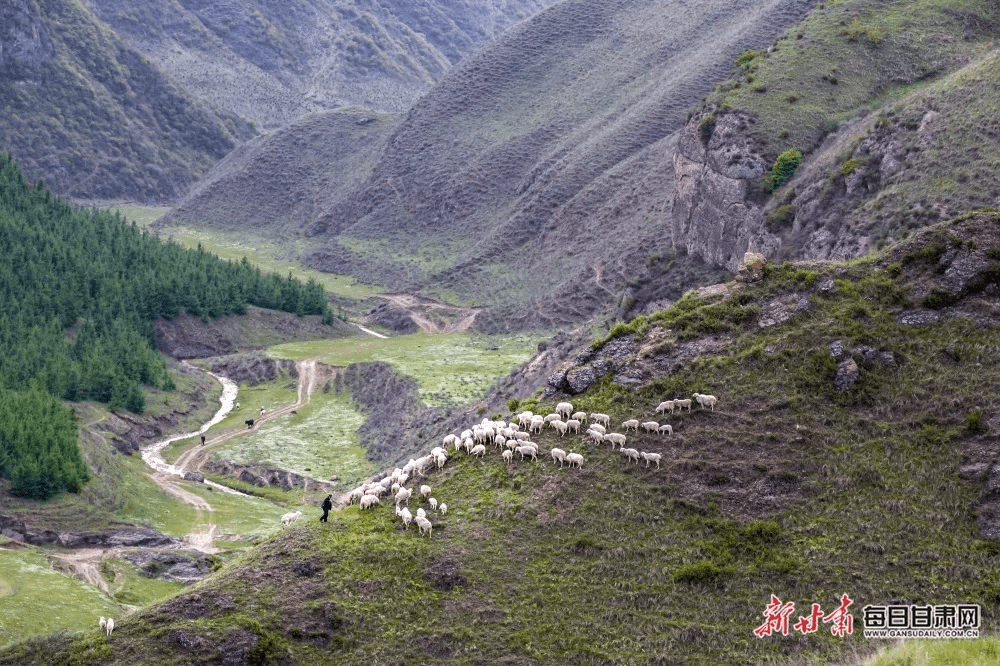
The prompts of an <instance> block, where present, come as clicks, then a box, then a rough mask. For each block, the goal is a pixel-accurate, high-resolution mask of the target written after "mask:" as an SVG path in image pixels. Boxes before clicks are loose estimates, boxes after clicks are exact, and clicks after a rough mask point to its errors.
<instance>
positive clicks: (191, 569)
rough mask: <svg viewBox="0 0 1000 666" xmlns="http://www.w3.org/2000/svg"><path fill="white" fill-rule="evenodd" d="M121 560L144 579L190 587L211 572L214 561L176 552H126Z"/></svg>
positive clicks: (209, 558) (205, 557)
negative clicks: (130, 565) (136, 570)
mask: <svg viewBox="0 0 1000 666" xmlns="http://www.w3.org/2000/svg"><path fill="white" fill-rule="evenodd" d="M121 557H122V559H123V560H126V561H127V562H129V563H131V564H132V566H134V567H136V568H137V569H139V573H140V574H142V575H143V576H145V577H146V578H157V579H162V580H168V581H171V582H174V583H184V584H187V585H190V584H191V583H195V582H197V581H199V580H201V579H202V578H204V577H205V576H207V575H208V574H210V573H211V572H212V565H213V563H214V561H215V560H214V559H213V558H211V557H210V556H207V555H191V554H187V553H180V552H178V551H150V550H134V551H126V552H124V553H122V555H121Z"/></svg>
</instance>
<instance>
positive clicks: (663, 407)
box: [656, 400, 674, 414]
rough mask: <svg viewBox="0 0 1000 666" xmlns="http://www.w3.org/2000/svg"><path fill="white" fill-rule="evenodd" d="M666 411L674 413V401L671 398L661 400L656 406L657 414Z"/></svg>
mask: <svg viewBox="0 0 1000 666" xmlns="http://www.w3.org/2000/svg"><path fill="white" fill-rule="evenodd" d="M667 412H670V413H671V414H673V413H674V401H673V400H665V401H663V402H661V403H660V404H658V405H657V406H656V413H657V414H666V413H667Z"/></svg>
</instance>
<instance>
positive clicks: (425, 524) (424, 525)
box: [414, 516, 434, 536]
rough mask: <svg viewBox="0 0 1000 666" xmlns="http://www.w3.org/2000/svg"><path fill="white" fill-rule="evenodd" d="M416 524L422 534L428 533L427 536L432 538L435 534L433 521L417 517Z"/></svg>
mask: <svg viewBox="0 0 1000 666" xmlns="http://www.w3.org/2000/svg"><path fill="white" fill-rule="evenodd" d="M414 522H415V523H416V524H417V527H419V528H420V533H421V534H423V533H424V532H427V536H431V534H432V533H433V532H434V526H433V525H431V521H429V520H427V519H426V518H424V517H423V516H417V517H416V519H415V520H414Z"/></svg>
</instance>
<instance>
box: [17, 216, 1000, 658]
mask: <svg viewBox="0 0 1000 666" xmlns="http://www.w3.org/2000/svg"><path fill="white" fill-rule="evenodd" d="M998 257H1000V216H998V214H997V213H981V214H977V215H970V216H966V217H963V218H959V219H957V220H954V221H952V222H950V223H947V224H943V225H938V226H937V227H935V228H933V229H929V230H925V231H924V232H921V233H920V234H918V235H916V236H915V238H913V239H911V240H910V241H908V242H907V243H905V244H900V245H897V246H893V247H892V248H889V249H888V250H887V251H886V252H885V253H884V254H882V255H880V256H879V257H876V258H873V259H869V260H866V261H860V262H852V263H850V264H825V263H821V262H812V263H809V264H801V265H792V264H785V265H775V264H765V265H763V266H762V267H761V268H760V274H759V276H757V279H756V280H754V277H753V276H752V275H749V274H748V275H747V276H746V277H747V281H746V282H743V283H732V284H729V285H727V288H726V289H724V290H723V289H716V290H713V291H712V293H713V294H714V295H709V294H708V293H707V292H706V293H705V294H704V295H703V296H698V295H696V294H693V293H692V294H689V295H688V296H686V297H685V298H684V299H682V300H681V301H680V302H679V303H677V304H675V305H674V306H673V307H671V308H669V309H667V310H664V311H661V312H658V313H656V314H655V315H653V316H651V317H648V318H643V319H640V320H637V321H636V322H634V324H633V325H630V326H625V325H623V326H621V327H620V328H619V329H618V330H616V331H614V334H613V336H611V337H610V338H609V339H606V340H601V341H599V343H598V344H595V345H594V346H593V348H592V349H591V350H590V353H589V356H588V357H586V358H581V359H578V360H577V361H575V362H576V363H577V364H578V365H581V364H582V365H589V366H592V367H594V368H597V367H598V362H599V361H600V362H603V364H604V367H605V368H606V371H607V375H606V377H605V378H603V379H601V380H600V381H599V382H598V383H596V384H595V385H594V386H593V387H592V388H590V389H589V390H588V391H586V392H584V393H582V394H579V395H576V396H573V397H572V401H573V406H574V407H575V408H577V409H583V410H586V411H603V412H605V413H608V414H609V415H610V416H611V417H612V426H614V427H617V424H619V423H620V422H621V421H623V420H624V419H627V418H633V417H634V418H639V419H647V418H653V417H655V418H657V420H659V421H661V422H662V421H663V420H667V421H668V422H670V423H672V424H673V426H674V434H673V435H671V436H663V435H655V434H639V433H630V434H629V435H628V443H627V445H626V446H635V447H636V448H639V449H642V450H645V451H651V452H658V453H661V455H662V460H661V467H660V468H659V469H658V468H657V467H656V466H655V465H651V466H649V467H646V466H645V465H644V464H640V465H635V464H634V463H629V462H627V461H626V460H625V458H624V457H623V456H622V454H621V453H620V452H618V451H613V450H611V449H610V448H609V447H607V446H605V445H599V446H596V445H593V444H589V443H587V442H586V441H585V438H583V437H582V436H579V435H575V434H569V435H566V436H565V437H560V436H558V435H555V434H554V433H553V432H552V430H551V429H546V431H545V432H543V433H542V434H540V435H538V436H537V437H535V439H536V441H538V442H539V443H540V445H541V452H540V455H539V457H538V460H537V461H536V462H531V461H529V460H525V461H523V462H522V461H521V460H519V459H518V458H519V456H515V460H514V461H513V462H512V463H510V464H506V463H504V462H503V461H501V459H500V456H499V454H498V452H497V451H496V450H495V449H494V448H493V447H489V449H488V451H487V453H486V457H485V458H484V459H482V460H479V459H476V458H473V457H470V456H465V455H464V454H456V455H454V456H452V459H451V460H450V461H449V462H448V464H447V465H446V466H445V467H444V469H443V470H440V471H432V472H429V473H428V475H427V479H426V481H423V480H421V481H420V482H421V483H424V482H426V483H429V484H430V485H431V486H432V487H433V495H434V497H436V498H437V499H438V500H441V501H445V502H446V503H447V504H448V506H449V509H448V512H447V514H446V515H441V514H440V513H435V512H433V511H429V515H430V518H431V521H432V523H433V525H434V530H433V535H431V536H430V538H428V537H426V536H425V537H421V536H418V535H417V534H416V533H415V530H414V529H413V528H412V526H411V528H410V529H409V530H405V531H404V529H403V526H402V524H401V522H400V521H399V520H398V519H396V518H395V517H394V516H393V513H392V506H391V502H388V501H384V502H383V505H382V506H379V507H376V508H375V509H374V510H372V511H359V510H358V509H357V508H354V507H351V508H348V509H345V510H344V511H342V512H340V513H337V514H335V515H334V516H333V517H332V518H331V522H330V523H329V524H328V525H322V524H319V523H317V522H315V520H312V521H309V523H304V521H302V522H300V524H298V525H296V526H295V527H293V528H292V529H291V530H288V531H286V532H285V533H283V534H281V535H279V536H277V537H275V538H274V539H272V540H271V541H269V542H267V543H265V544H263V545H262V546H261V547H259V548H257V549H255V550H253V551H251V552H248V553H247V554H246V556H245V557H244V558H242V559H241V560H239V561H237V562H233V563H230V564H228V565H227V566H225V567H224V568H223V569H222V570H221V571H220V572H219V573H217V574H216V575H214V576H212V577H210V578H209V579H206V580H205V581H204V582H203V583H200V584H198V585H196V586H194V587H193V588H191V589H189V590H188V591H186V592H184V593H182V594H180V595H178V596H177V597H175V598H174V599H171V600H169V601H167V602H165V603H163V604H159V605H157V606H153V607H150V608H147V609H144V610H141V611H139V612H137V613H136V614H135V615H133V616H130V617H129V618H126V619H124V620H123V621H122V622H121V623H120V626H119V628H118V629H116V632H115V634H114V636H112V637H111V638H109V639H106V638H104V637H96V636H67V635H63V636H57V637H50V638H48V639H45V640H38V641H32V642H28V643H25V644H22V645H19V646H14V647H12V648H9V649H7V650H4V651H2V652H0V664H17V665H18V666H27V665H28V664H46V665H60V664H68V663H102V664H146V663H162V662H164V661H168V662H174V661H176V662H196V663H227V664H258V663H269V662H274V663H309V664H355V663H357V664H370V663H373V662H376V663H385V662H393V663H396V662H398V663H438V664H443V663H448V664H477V663H518V664H521V663H523V664H536V663H537V664H555V663H591V662H600V663H643V664H645V663H670V664H677V665H688V664H690V665H692V666H694V665H695V664H706V663H713V664H735V663H762V662H784V661H794V660H799V661H803V662H809V663H814V662H815V663H822V662H823V661H829V660H833V659H837V658H841V659H844V658H848V657H850V656H856V655H857V654H858V653H859V652H860V653H864V652H867V651H871V650H874V649H875V648H876V647H880V646H882V645H884V641H875V640H871V641H868V640H865V639H863V638H862V637H861V635H860V634H861V630H862V628H863V627H862V612H861V609H862V608H863V607H864V606H865V605H866V604H888V603H902V604H919V605H923V604H952V603H956V600H964V601H968V602H972V603H980V604H982V605H983V613H982V620H983V624H982V630H983V631H984V632H985V633H992V632H995V631H996V629H997V626H998V625H997V619H996V618H997V617H998V616H997V611H998V610H1000V605H998V604H1000V594H998V588H997V585H996V581H997V580H998V577H1000V548H998V547H997V543H996V542H995V541H991V540H989V539H986V538H983V536H981V534H982V532H981V531H985V532H986V533H987V534H989V535H990V536H991V538H994V537H995V534H996V531H995V530H996V525H997V524H998V523H997V516H998V515H1000V512H998V508H997V497H998V495H997V489H996V487H995V486H996V478H997V464H996V450H995V439H996V437H995V434H994V433H995V431H996V428H997V427H1000V424H998V422H997V418H996V413H997V409H998V408H1000V402H998V399H997V397H996V392H995V390H993V389H994V388H995V386H996V385H997V383H998V382H1000V363H998V357H1000V347H998V345H997V342H996V331H997V326H998V325H1000V301H998V294H1000V284H998V283H1000V265H998V263H997V261H998V259H997V258H998ZM939 268H944V271H943V272H942V271H941V270H939ZM727 293H728V294H729V295H728V296H724V294H727ZM941 293H947V294H949V295H950V299H949V300H947V302H945V301H942V300H941V296H940V294H941ZM935 294H938V296H934V295H935ZM928 297H931V298H930V300H928ZM922 303H923V304H925V305H924V306H922V305H921V304H922ZM926 305H933V306H934V307H935V308H938V309H929V308H928V307H926ZM945 306H946V307H945ZM695 390H697V391H701V392H710V393H712V394H714V395H716V396H717V397H718V398H719V404H718V405H717V406H716V408H715V410H714V411H709V410H701V409H698V408H695V409H693V410H692V411H690V412H687V411H684V412H682V413H678V414H674V415H672V416H670V417H666V416H657V415H654V414H653V410H654V407H655V405H656V404H657V403H658V402H659V401H660V400H662V399H665V398H678V397H681V396H689V395H691V393H692V392H693V391H695ZM562 397H563V396H553V398H552V402H548V401H538V400H537V399H535V398H527V399H523V400H521V404H520V405H518V407H517V408H518V409H522V408H527V409H531V410H533V411H536V412H540V413H544V412H546V411H548V410H549V409H551V408H552V406H553V405H554V403H555V401H556V400H558V399H560V398H562ZM480 418H481V417H480V416H477V415H475V414H473V413H469V414H467V415H466V419H467V420H466V425H470V424H471V423H473V422H478V421H479V419H480ZM442 434H443V433H440V432H430V431H429V430H428V432H426V433H425V441H426V445H425V450H429V449H430V447H431V446H433V445H436V444H437V443H438V442H440V436H441V435H442ZM554 446H559V447H562V448H563V449H564V450H568V451H569V450H574V449H575V450H577V451H582V452H583V453H584V455H585V458H586V460H585V462H584V463H583V466H582V468H574V469H571V468H568V467H565V466H564V467H560V466H559V465H558V464H556V463H555V462H554V461H553V460H552V459H551V457H550V456H549V451H550V448H551V447H554ZM984 481H987V485H986V487H985V488H984ZM416 506H424V507H426V506H427V505H426V504H425V503H420V502H418V500H417V499H416V498H414V499H412V500H411V501H410V509H411V510H414V509H415V507H416ZM317 514H318V511H317ZM991 530H992V531H991ZM772 594H773V595H776V596H778V597H779V598H780V599H781V600H782V601H792V602H794V603H795V605H796V607H795V610H796V613H794V614H793V615H792V617H791V618H790V623H795V621H796V619H797V617H798V616H799V615H803V616H805V615H807V614H808V610H807V609H809V608H810V604H811V603H818V604H821V606H822V610H823V611H824V612H826V613H830V612H831V611H833V610H834V609H836V608H837V607H838V605H839V604H840V603H841V602H842V599H843V597H842V595H844V594H847V595H849V598H850V600H851V605H850V607H849V608H848V611H849V612H851V613H852V614H853V617H854V625H853V634H851V635H849V636H844V637H835V636H833V635H831V632H830V629H831V624H830V623H823V624H821V625H820V627H819V630H818V631H817V632H816V633H814V634H811V635H808V636H807V635H803V634H801V633H799V632H798V631H796V630H790V633H789V636H787V637H785V636H780V635H779V636H771V637H770V638H767V639H759V638H757V637H756V636H755V635H754V633H753V631H754V629H755V628H757V627H758V626H760V625H761V624H762V622H763V616H762V611H763V610H764V608H765V606H766V605H767V603H768V602H769V600H770V599H771V595H772ZM984 649H985V648H984ZM991 649H992V648H991ZM982 656H983V657H984V658H985V657H986V656H987V653H986V652H984V653H983V655H982ZM981 663H987V662H986V661H985V660H984V661H983V662H981Z"/></svg>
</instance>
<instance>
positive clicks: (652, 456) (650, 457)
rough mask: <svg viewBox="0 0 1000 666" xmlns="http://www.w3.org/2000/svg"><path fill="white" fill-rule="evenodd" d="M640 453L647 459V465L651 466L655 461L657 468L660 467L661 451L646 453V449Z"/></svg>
mask: <svg viewBox="0 0 1000 666" xmlns="http://www.w3.org/2000/svg"><path fill="white" fill-rule="evenodd" d="M640 455H641V456H642V459H643V460H645V461H646V467H649V463H651V462H655V463H656V469H660V454H659V453H646V452H645V451H642V452H641V453H640ZM636 462H638V461H636Z"/></svg>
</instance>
